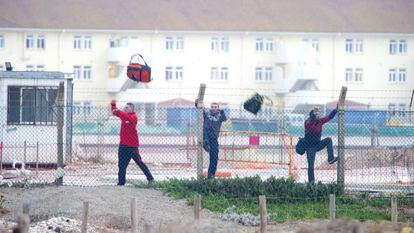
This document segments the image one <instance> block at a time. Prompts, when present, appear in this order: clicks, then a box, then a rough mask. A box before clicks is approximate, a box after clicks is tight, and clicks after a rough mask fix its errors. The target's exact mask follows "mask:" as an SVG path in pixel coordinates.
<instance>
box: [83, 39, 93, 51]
mask: <svg viewBox="0 0 414 233" xmlns="http://www.w3.org/2000/svg"><path fill="white" fill-rule="evenodd" d="M83 48H85V49H91V48H92V37H90V36H85V38H84V40H83Z"/></svg>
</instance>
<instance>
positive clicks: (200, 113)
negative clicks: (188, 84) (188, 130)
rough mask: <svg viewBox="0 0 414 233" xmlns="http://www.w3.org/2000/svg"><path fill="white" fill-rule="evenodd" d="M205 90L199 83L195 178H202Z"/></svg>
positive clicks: (204, 85)
mask: <svg viewBox="0 0 414 233" xmlns="http://www.w3.org/2000/svg"><path fill="white" fill-rule="evenodd" d="M205 92H206V84H204V83H201V84H200V89H199V90H198V98H197V99H198V104H197V114H198V117H197V119H198V121H197V126H198V127H197V128H198V133H197V143H198V144H197V178H198V179H203V121H204V117H203V111H204V102H203V101H204V93H205Z"/></svg>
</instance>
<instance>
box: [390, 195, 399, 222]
mask: <svg viewBox="0 0 414 233" xmlns="http://www.w3.org/2000/svg"><path fill="white" fill-rule="evenodd" d="M397 221H398V207H397V197H396V196H394V195H393V196H391V222H392V223H394V224H395V223H397Z"/></svg>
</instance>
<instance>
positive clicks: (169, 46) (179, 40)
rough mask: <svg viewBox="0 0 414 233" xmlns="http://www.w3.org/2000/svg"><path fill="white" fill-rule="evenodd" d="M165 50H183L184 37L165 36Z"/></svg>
mask: <svg viewBox="0 0 414 233" xmlns="http://www.w3.org/2000/svg"><path fill="white" fill-rule="evenodd" d="M165 49H166V50H174V49H175V50H184V38H183V37H172V36H168V37H166V38H165Z"/></svg>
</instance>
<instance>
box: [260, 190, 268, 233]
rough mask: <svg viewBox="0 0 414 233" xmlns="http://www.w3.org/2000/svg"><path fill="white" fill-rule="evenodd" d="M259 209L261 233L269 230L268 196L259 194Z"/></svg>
mask: <svg viewBox="0 0 414 233" xmlns="http://www.w3.org/2000/svg"><path fill="white" fill-rule="evenodd" d="M259 209H260V233H265V232H267V209H266V196H264V195H260V196H259Z"/></svg>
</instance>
